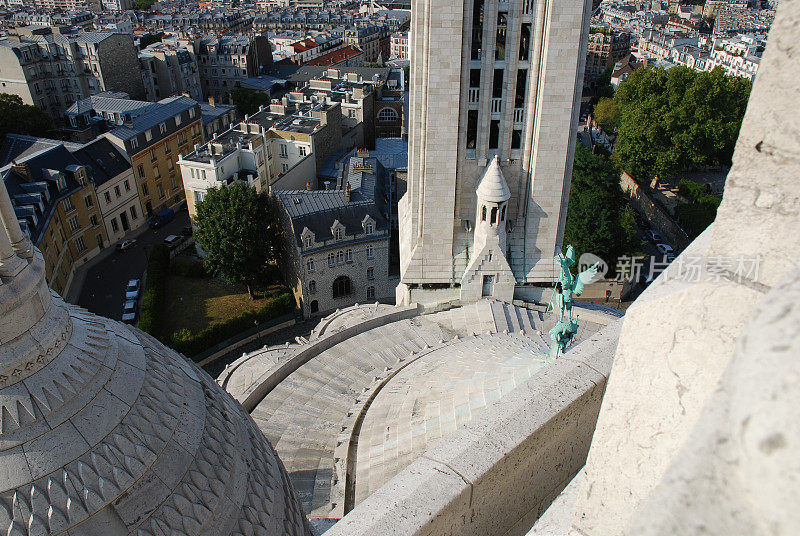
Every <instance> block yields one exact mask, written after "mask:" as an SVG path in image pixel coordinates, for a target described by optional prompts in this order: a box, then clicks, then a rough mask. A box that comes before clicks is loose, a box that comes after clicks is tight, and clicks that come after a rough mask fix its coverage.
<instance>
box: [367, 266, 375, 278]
mask: <svg viewBox="0 0 800 536" xmlns="http://www.w3.org/2000/svg"><path fill="white" fill-rule="evenodd" d="M367 279H375V268H373V267H372V266H370V267H369V268H367Z"/></svg>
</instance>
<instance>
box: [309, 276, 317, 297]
mask: <svg viewBox="0 0 800 536" xmlns="http://www.w3.org/2000/svg"><path fill="white" fill-rule="evenodd" d="M308 291H309V292H310V293H311V294H314V293H315V292H316V291H317V282H316V281H314V280H313V279H312V280H311V281H309V282H308Z"/></svg>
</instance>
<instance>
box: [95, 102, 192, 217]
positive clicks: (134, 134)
mask: <svg viewBox="0 0 800 536" xmlns="http://www.w3.org/2000/svg"><path fill="white" fill-rule="evenodd" d="M115 100H116V101H117V102H114V101H115ZM120 101H123V99H106V100H105V101H104V102H102V103H98V107H101V108H102V107H105V108H106V111H104V112H103V113H106V114H108V113H109V112H108V111H107V110H108V109H109V108H112V107H114V106H120V107H125V108H124V111H122V112H114V114H115V117H116V116H119V119H118V121H119V122H120V123H119V126H116V127H115V128H113V129H112V130H111V131H109V132H108V133H107V134H105V136H106V137H107V138H108V139H109V140H110V141H111V143H113V144H114V145H116V146H117V147H118V148H119V149H120V150H122V151H124V153H125V154H126V155H127V157H128V160H129V161H130V162H131V165H132V167H133V172H134V174H135V177H136V184H137V187H138V189H139V197H140V198H141V202H142V207H143V208H144V212H145V215H147V216H150V215H151V214H153V213H155V212H158V211H159V210H161V209H163V208H171V207H176V206H178V205H180V204H182V203H183V201H184V199H185V194H184V190H183V181H182V180H181V175H180V172H179V170H178V166H177V162H178V158H179V155H180V153H181V152H188V151H189V148H190V147H191V146H192V145H193V144H195V143H202V141H203V124H202V117H201V110H200V104H198V103H197V101H194V100H192V99H189V98H187V97H169V98H166V99H162V100H160V101H158V102H155V103H143V104H146V105H147V106H141V107H140V108H138V109H133V110H131V109H130V108H131V107H132V106H131V105H130V104H129V103H126V102H120ZM95 113H97V110H95Z"/></svg>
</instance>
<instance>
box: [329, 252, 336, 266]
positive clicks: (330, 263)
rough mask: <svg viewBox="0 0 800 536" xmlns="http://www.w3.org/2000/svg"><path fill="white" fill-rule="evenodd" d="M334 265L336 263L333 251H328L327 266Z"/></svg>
mask: <svg viewBox="0 0 800 536" xmlns="http://www.w3.org/2000/svg"><path fill="white" fill-rule="evenodd" d="M335 265H336V259H335V257H334V256H333V253H328V266H335Z"/></svg>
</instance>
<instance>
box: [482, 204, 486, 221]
mask: <svg viewBox="0 0 800 536" xmlns="http://www.w3.org/2000/svg"><path fill="white" fill-rule="evenodd" d="M481 221H486V205H483V207H482V208H481Z"/></svg>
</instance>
